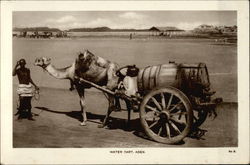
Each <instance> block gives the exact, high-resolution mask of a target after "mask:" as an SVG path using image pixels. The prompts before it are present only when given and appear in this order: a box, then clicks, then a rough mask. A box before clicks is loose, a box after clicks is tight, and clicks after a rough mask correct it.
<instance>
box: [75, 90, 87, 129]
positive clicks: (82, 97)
mask: <svg viewBox="0 0 250 165" xmlns="http://www.w3.org/2000/svg"><path fill="white" fill-rule="evenodd" d="M77 92H78V94H79V97H80V106H81V113H82V121H81V123H80V125H81V126H86V125H87V124H86V122H87V115H86V111H85V105H86V102H85V97H84V88H81V87H77Z"/></svg>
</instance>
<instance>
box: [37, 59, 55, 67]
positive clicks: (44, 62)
mask: <svg viewBox="0 0 250 165" xmlns="http://www.w3.org/2000/svg"><path fill="white" fill-rule="evenodd" d="M50 61H51V59H50V58H48V57H40V58H37V59H36V60H35V63H34V65H36V66H40V67H42V68H46V67H47V66H48V65H49V64H50Z"/></svg>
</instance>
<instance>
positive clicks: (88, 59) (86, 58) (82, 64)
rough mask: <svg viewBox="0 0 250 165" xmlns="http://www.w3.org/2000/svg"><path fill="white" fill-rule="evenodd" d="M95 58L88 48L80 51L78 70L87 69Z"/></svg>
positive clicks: (77, 60) (77, 59)
mask: <svg viewBox="0 0 250 165" xmlns="http://www.w3.org/2000/svg"><path fill="white" fill-rule="evenodd" d="M93 58H94V55H93V54H92V53H91V52H89V51H88V50H84V51H83V53H82V52H80V53H79V54H78V57H77V58H76V70H78V69H80V70H81V71H83V72H84V71H86V70H87V69H88V68H89V66H90V64H91V63H92V62H93V60H94V59H93Z"/></svg>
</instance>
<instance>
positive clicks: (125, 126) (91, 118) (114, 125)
mask: <svg viewBox="0 0 250 165" xmlns="http://www.w3.org/2000/svg"><path fill="white" fill-rule="evenodd" d="M35 108H37V109H40V110H43V111H47V112H51V113H56V114H64V115H67V116H69V117H71V118H74V119H77V120H78V121H82V120H83V118H82V113H81V111H71V112H62V111H56V110H52V109H49V108H47V107H35ZM87 118H88V122H93V123H97V124H101V123H102V121H103V120H104V118H105V115H99V114H93V113H91V112H87ZM95 120H100V122H98V121H95ZM107 128H108V129H121V130H124V131H128V132H133V134H134V135H136V136H138V137H141V138H144V139H147V140H151V139H150V138H148V137H147V135H146V134H145V133H144V130H143V128H142V126H141V123H140V119H133V120H130V123H128V122H127V120H126V119H121V118H114V117H109V122H108V124H107Z"/></svg>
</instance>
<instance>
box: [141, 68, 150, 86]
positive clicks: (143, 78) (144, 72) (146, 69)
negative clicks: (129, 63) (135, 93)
mask: <svg viewBox="0 0 250 165" xmlns="http://www.w3.org/2000/svg"><path fill="white" fill-rule="evenodd" d="M149 67H150V66H147V67H146V68H144V69H143V73H142V78H141V79H142V89H143V90H144V89H145V88H144V81H143V80H144V73H145V71H146V70H147V68H149Z"/></svg>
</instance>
